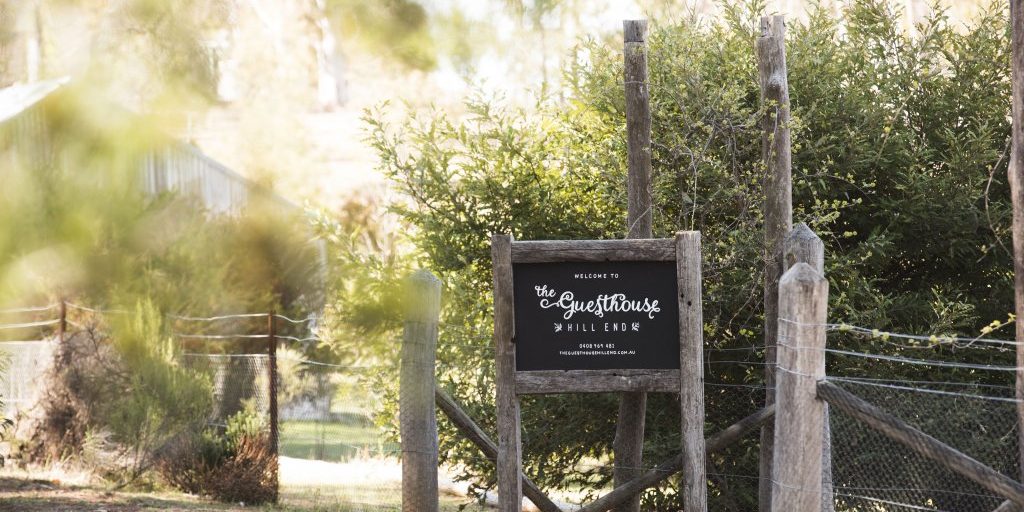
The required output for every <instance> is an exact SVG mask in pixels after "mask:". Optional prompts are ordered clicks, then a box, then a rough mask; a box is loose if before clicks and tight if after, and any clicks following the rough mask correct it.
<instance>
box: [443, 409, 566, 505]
mask: <svg viewBox="0 0 1024 512" xmlns="http://www.w3.org/2000/svg"><path fill="white" fill-rule="evenodd" d="M434 398H435V401H436V402H437V406H438V407H439V408H440V409H441V411H443V412H444V414H445V416H448V419H450V420H452V423H453V424H455V427H456V428H458V429H459V432H462V435H464V436H466V439H469V440H470V441H471V442H472V443H473V444H475V445H476V447H477V448H480V451H482V452H484V456H486V457H487V458H488V459H490V460H491V462H495V463H496V462H497V460H498V445H496V444H494V441H491V438H489V437H487V434H485V433H484V431H483V430H482V429H481V428H480V427H479V426H477V424H476V422H474V421H473V418H470V417H469V415H468V414H466V411H463V410H462V408H461V407H459V404H457V403H456V402H455V400H454V399H452V397H451V396H449V395H448V393H445V392H444V391H443V390H441V389H437V390H436V391H435V392H434ZM519 477H520V478H521V479H522V482H523V494H524V495H526V497H527V498H530V501H532V502H533V504H534V505H536V506H537V508H539V509H540V510H541V512H562V509H560V508H558V505H555V502H553V501H551V499H550V498H548V497H547V495H545V494H544V491H542V490H540V487H537V484H535V483H533V481H531V480H530V479H529V478H527V477H526V475H523V474H522V473H520V474H519Z"/></svg>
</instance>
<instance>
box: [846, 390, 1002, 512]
mask: <svg viewBox="0 0 1024 512" xmlns="http://www.w3.org/2000/svg"><path fill="white" fill-rule="evenodd" d="M830 381H831V382H833V383H834V384H836V385H838V386H840V387H842V388H843V389H845V390H847V391H849V392H851V393H853V394H855V395H857V396H858V397H860V398H862V399H864V400H866V401H867V402H870V403H871V404H874V405H876V406H878V407H880V408H882V409H884V410H885V411H886V412H888V413H889V414H892V415H894V416H896V417H898V418H900V419H901V420H903V421H905V422H907V423H909V424H911V425H912V426H914V427H915V428H917V429H918V430H921V431H922V432H924V433H926V434H928V435H931V436H932V437H934V438H936V439H938V440H939V441H942V442H944V443H946V444H948V445H950V446H952V447H954V448H956V449H957V450H960V451H961V452H963V453H965V454H967V455H969V456H971V457H973V458H975V459H977V460H978V461H980V462H982V463H984V464H986V465H988V466H990V467H991V468H992V469H995V470H996V471H999V472H1000V473H1002V474H1004V475H1007V476H1010V477H1012V478H1013V479H1015V480H1017V479H1019V470H1018V468H1017V455H1018V450H1017V448H1018V440H1017V425H1016V423H1017V415H1016V414H1017V413H1016V405H1017V404H1016V400H1015V399H1014V394H1013V389H1012V388H1008V387H1003V386H995V385H980V384H957V383H941V382H922V383H914V382H909V383H908V382H887V381H858V380H846V379H830ZM830 424H831V427H832V475H833V483H834V491H835V497H836V502H837V507H836V509H837V510H887V511H911V510H913V511H919V510H933V511H949V512H991V511H992V510H995V509H996V507H998V506H999V505H1000V504H1001V503H1002V502H1003V501H1005V498H1003V497H1001V496H998V495H996V494H994V493H992V492H991V491H988V490H986V489H985V488H983V487H981V486H980V485H978V484H975V483H974V482H972V481H970V480H968V479H966V478H964V477H962V476H960V475H958V474H955V473H953V472H951V471H949V470H947V469H945V468H943V467H942V466H940V465H939V464H937V463H935V462H934V461H932V460H930V459H927V458H925V457H923V456H921V455H918V454H917V453H916V452H914V451H913V450H911V449H910V448H908V447H906V446H905V445H903V444H900V443H898V442H896V441H893V440H891V439H889V438H888V437H886V436H884V435H882V434H880V433H878V432H876V431H875V430H873V429H871V428H869V427H868V426H866V425H865V424H863V423H861V422H859V421H857V420H855V419H853V418H850V417H849V416H847V415H845V414H844V413H842V412H839V411H838V410H836V409H835V408H833V409H832V411H831V417H830Z"/></svg>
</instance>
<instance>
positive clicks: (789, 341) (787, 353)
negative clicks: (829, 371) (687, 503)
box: [771, 262, 828, 512]
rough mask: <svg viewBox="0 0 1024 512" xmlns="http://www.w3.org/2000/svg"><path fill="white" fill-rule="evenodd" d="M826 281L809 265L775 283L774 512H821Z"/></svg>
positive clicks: (798, 267) (793, 271)
mask: <svg viewBox="0 0 1024 512" xmlns="http://www.w3.org/2000/svg"><path fill="white" fill-rule="evenodd" d="M827 312H828V281H826V280H825V277H824V276H822V275H821V273H819V272H818V271H817V270H816V269H814V268H813V267H811V266H810V265H808V264H807V263H802V262H801V263H797V264H795V265H793V267H792V268H790V269H789V270H788V271H787V272H786V273H785V274H784V275H783V276H782V279H781V280H780V281H779V347H778V348H779V350H778V355H779V358H778V367H777V370H776V371H777V373H776V377H775V379H776V388H775V393H776V394H775V401H776V403H775V407H776V409H775V410H776V414H775V436H774V441H775V443H774V453H773V457H772V473H771V474H772V512H796V511H800V512H804V511H806V512H810V511H815V510H821V506H822V472H821V471H822V470H821V466H822V464H821V462H822V444H823V434H824V419H825V403H824V402H823V401H822V400H820V399H818V398H817V381H818V380H821V379H824V378H825V322H826V321H827Z"/></svg>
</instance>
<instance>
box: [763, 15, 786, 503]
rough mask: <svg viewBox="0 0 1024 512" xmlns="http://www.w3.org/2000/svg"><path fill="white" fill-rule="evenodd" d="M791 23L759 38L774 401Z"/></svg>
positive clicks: (767, 333)
mask: <svg viewBox="0 0 1024 512" xmlns="http://www.w3.org/2000/svg"><path fill="white" fill-rule="evenodd" d="M785 35H786V23H785V19H784V18H783V17H782V16H765V17H762V18H761V36H760V37H759V38H758V39H757V71H758V77H759V79H760V86H761V108H763V109H764V111H765V112H764V117H763V118H762V121H761V123H762V124H761V127H762V139H761V145H762V158H763V159H764V164H765V178H764V196H765V199H764V239H765V242H764V345H765V375H764V379H765V386H766V387H767V395H766V397H765V400H766V402H767V404H771V403H772V402H773V401H774V399H775V361H776V351H775V347H776V345H777V341H778V340H777V338H778V317H779V303H778V299H779V292H778V286H779V277H780V276H781V275H782V264H781V261H780V250H781V248H782V247H781V244H782V239H783V237H785V236H786V233H788V232H789V230H790V228H791V227H792V225H793V197H792V178H791V169H790V168H791V165H792V154H791V147H790V130H789V124H790V123H789V83H788V79H787V76H786V46H785ZM773 437H774V434H773V432H772V425H766V426H765V427H764V428H762V429H761V455H760V484H759V492H758V501H759V507H760V511H761V512H768V511H769V510H771V502H772V485H771V480H772V476H771V468H772V453H773V449H772V439H773Z"/></svg>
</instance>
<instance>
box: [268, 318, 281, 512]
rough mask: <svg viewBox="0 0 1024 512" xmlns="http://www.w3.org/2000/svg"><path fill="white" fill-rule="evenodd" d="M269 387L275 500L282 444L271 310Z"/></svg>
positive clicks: (275, 324) (275, 340) (274, 331)
mask: <svg viewBox="0 0 1024 512" xmlns="http://www.w3.org/2000/svg"><path fill="white" fill-rule="evenodd" d="M267 387H268V390H267V392H268V394H269V396H268V399H269V407H270V451H271V453H272V454H273V455H274V462H273V464H274V467H273V468H272V469H273V471H274V482H273V484H274V501H275V502H276V501H277V494H278V476H279V470H280V465H279V464H278V460H279V458H278V455H279V454H278V449H279V446H280V435H279V431H278V423H277V313H276V312H274V310H270V313H267Z"/></svg>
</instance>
